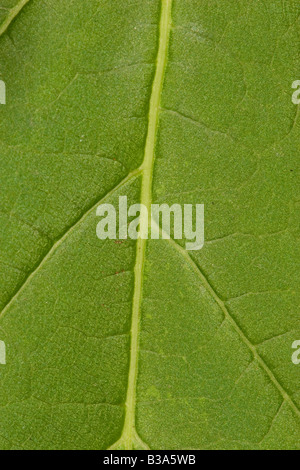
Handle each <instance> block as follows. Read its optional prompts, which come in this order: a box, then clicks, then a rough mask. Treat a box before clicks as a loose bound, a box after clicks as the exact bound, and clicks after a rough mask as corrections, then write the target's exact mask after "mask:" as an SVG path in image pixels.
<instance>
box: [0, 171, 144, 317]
mask: <svg viewBox="0 0 300 470" xmlns="http://www.w3.org/2000/svg"><path fill="white" fill-rule="evenodd" d="M139 174H140V169H137V170H134V171H132V172H131V173H129V175H127V176H126V177H125V178H124V179H123V180H122V181H120V183H119V184H118V185H117V186H115V187H114V188H112V189H111V190H110V191H109V192H108V193H106V194H105V195H104V196H102V198H101V199H100V201H97V202H96V203H93V205H92V207H90V208H89V209H88V210H87V211H86V212H85V213H84V214H82V215H81V216H80V217H79V219H77V220H76V222H75V223H74V224H73V225H71V227H69V228H68V229H67V230H66V231H65V233H64V234H63V235H62V236H61V237H60V238H59V239H58V240H57V241H56V242H55V243H54V244H53V245H52V246H51V248H50V249H49V250H48V251H47V253H46V254H44V255H43V257H42V259H40V261H39V262H38V264H37V265H36V266H35V267H34V268H33V269H32V271H30V272H29V273H28V274H27V276H26V278H25V280H24V281H23V283H22V284H21V285H20V286H19V287H18V289H17V290H16V292H15V293H14V294H13V296H12V297H11V298H10V300H9V301H8V302H7V303H6V304H5V305H4V307H3V309H2V311H1V312H0V320H1V319H2V318H3V317H4V315H5V314H6V312H7V311H8V310H9V308H10V306H11V305H12V304H13V302H14V301H15V300H16V299H17V298H18V296H19V295H20V293H21V292H22V291H23V290H24V289H25V287H26V286H27V285H28V284H29V283H30V281H31V279H32V278H33V277H34V276H35V275H36V274H37V273H38V271H39V270H40V269H41V268H42V267H43V265H44V264H45V263H46V262H47V261H48V260H49V259H50V258H51V257H52V256H53V255H54V253H55V251H56V250H57V248H58V247H59V246H60V245H61V244H62V243H63V242H64V241H65V240H66V239H67V238H68V237H69V235H70V234H71V233H72V232H73V230H74V229H75V228H76V227H77V226H78V225H79V224H80V222H82V221H83V220H84V219H85V218H86V217H87V216H88V215H89V214H90V213H91V212H93V211H94V210H95V209H96V207H97V206H98V205H99V204H101V203H102V202H103V201H104V200H105V199H107V198H108V197H109V196H111V195H112V194H114V193H115V191H117V190H118V189H119V188H120V187H122V186H124V185H125V184H126V183H128V181H130V180H131V179H132V178H134V177H135V176H138V175H139Z"/></svg>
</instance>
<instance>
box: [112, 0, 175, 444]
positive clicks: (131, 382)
mask: <svg viewBox="0 0 300 470" xmlns="http://www.w3.org/2000/svg"><path fill="white" fill-rule="evenodd" d="M171 11H172V0H161V13H160V26H159V45H158V53H157V59H156V69H155V75H154V80H153V84H152V92H151V97H150V105H149V117H148V130H147V138H146V144H145V151H144V160H143V163H142V165H141V167H140V168H141V170H142V188H141V197H140V203H141V204H143V205H144V206H145V207H146V208H147V211H148V215H149V219H150V216H151V210H150V209H151V203H152V179H153V167H154V160H155V144H156V137H157V129H158V123H159V113H160V102H161V94H162V88H163V82H164V75H165V70H166V64H167V59H168V46H169V36H170V29H171ZM146 245H147V240H146V239H142V238H138V240H137V244H136V263H135V268H134V273H135V281H134V295H133V305H132V319H131V347H130V364H129V374H128V387H127V396H126V402H125V420H124V427H123V431H122V435H121V437H120V439H119V440H118V441H117V442H116V443H115V444H114V445H113V446H112V448H120V447H121V448H125V449H126V450H132V449H133V448H134V447H135V446H138V447H142V448H144V449H148V448H149V447H148V446H147V444H145V443H144V442H143V441H142V440H141V438H140V437H139V436H138V434H137V432H136V429H135V408H136V383H137V372H138V356H139V327H140V314H141V303H142V297H143V277H144V265H145V253H146Z"/></svg>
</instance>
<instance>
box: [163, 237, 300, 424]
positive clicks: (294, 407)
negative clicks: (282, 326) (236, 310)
mask: <svg viewBox="0 0 300 470" xmlns="http://www.w3.org/2000/svg"><path fill="white" fill-rule="evenodd" d="M166 241H167V242H169V243H170V244H171V245H172V246H173V247H174V248H175V249H176V250H177V251H179V252H180V253H181V255H183V257H184V258H185V260H186V262H187V263H188V264H189V265H190V266H191V268H192V269H193V271H194V272H195V273H196V274H197V275H198V276H199V277H200V279H201V281H202V283H203V284H204V285H205V287H206V289H207V290H208V292H210V294H211V296H212V297H213V299H214V300H215V301H216V303H217V304H218V305H219V307H220V308H221V310H222V311H223V313H224V316H225V318H226V319H227V320H228V321H229V322H230V324H231V325H232V326H233V328H234V329H235V330H236V332H237V333H238V334H239V336H240V338H241V339H242V341H243V342H244V343H245V344H246V346H248V348H249V349H250V351H251V352H252V355H253V357H254V358H255V359H256V360H257V362H258V363H259V364H260V366H261V367H262V368H263V370H264V371H265V373H266V374H267V375H268V377H269V379H270V380H271V382H272V383H273V385H274V386H275V387H276V388H277V390H278V392H279V393H280V394H281V396H282V397H283V399H284V400H285V401H286V402H287V403H288V404H289V405H290V407H291V408H292V410H293V411H294V413H295V414H296V415H297V416H298V418H299V417H300V410H299V408H298V406H297V405H296V403H295V402H294V400H293V399H292V398H291V397H290V396H289V394H288V393H287V391H286V390H285V389H284V388H283V386H282V385H281V383H280V382H279V381H278V379H277V378H276V377H275V375H274V373H273V372H272V371H271V369H270V368H269V366H268V365H267V364H266V363H265V361H264V359H263V358H262V357H261V356H260V354H259V352H258V351H257V348H256V347H255V345H253V344H252V343H251V341H250V340H249V339H248V338H247V336H246V335H245V333H244V332H243V330H242V329H241V327H240V326H239V325H238V324H237V322H236V321H235V320H234V318H233V317H232V316H231V315H230V313H229V310H228V309H227V307H226V305H225V303H224V302H223V301H222V300H221V299H220V297H219V296H218V294H217V293H216V291H215V289H214V288H213V287H212V285H211V284H210V282H209V281H208V279H207V278H206V277H205V275H204V274H203V272H202V270H201V268H200V267H199V266H198V265H197V264H196V263H195V261H194V260H193V259H192V258H191V256H190V255H189V254H188V252H187V251H186V250H185V249H184V248H182V247H181V246H180V245H179V244H178V243H177V242H176V241H175V240H173V239H172V238H171V239H167V240H166Z"/></svg>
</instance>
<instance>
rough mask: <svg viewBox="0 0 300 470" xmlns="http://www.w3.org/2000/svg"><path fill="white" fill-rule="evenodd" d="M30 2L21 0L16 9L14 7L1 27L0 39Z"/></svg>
mask: <svg viewBox="0 0 300 470" xmlns="http://www.w3.org/2000/svg"><path fill="white" fill-rule="evenodd" d="M29 1H30V0H21V1H20V2H19V3H18V4H17V5H16V6H15V7H13V8H12V9H11V10H10V12H9V14H8V15H7V18H6V20H5V21H4V22H3V23H2V25H1V26H0V37H1V36H2V35H3V34H4V33H5V32H6V30H7V29H8V27H9V26H10V24H11V23H12V22H13V20H14V19H15V18H16V17H17V16H18V14H19V13H20V11H21V10H23V8H24V7H25V5H26V4H27V3H28V2H29Z"/></svg>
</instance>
